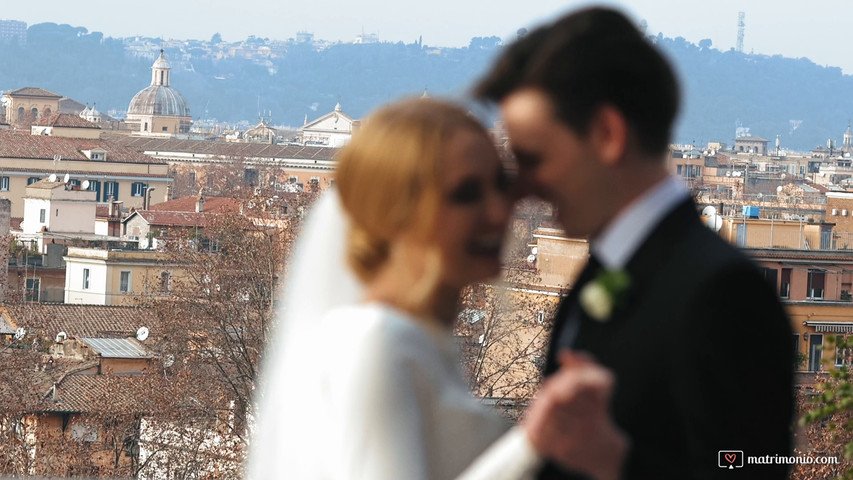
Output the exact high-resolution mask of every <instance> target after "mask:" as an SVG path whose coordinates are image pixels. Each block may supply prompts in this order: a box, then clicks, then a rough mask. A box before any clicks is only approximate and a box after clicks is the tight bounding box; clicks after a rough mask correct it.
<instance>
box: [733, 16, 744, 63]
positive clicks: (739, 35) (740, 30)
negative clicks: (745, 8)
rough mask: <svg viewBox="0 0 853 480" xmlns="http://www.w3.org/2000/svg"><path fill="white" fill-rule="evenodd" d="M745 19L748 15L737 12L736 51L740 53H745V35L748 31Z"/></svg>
mask: <svg viewBox="0 0 853 480" xmlns="http://www.w3.org/2000/svg"><path fill="white" fill-rule="evenodd" d="M745 17H746V13H744V12H737V47H735V50H737V52H738V53H743V33H744V30H745V29H746V22H745Z"/></svg>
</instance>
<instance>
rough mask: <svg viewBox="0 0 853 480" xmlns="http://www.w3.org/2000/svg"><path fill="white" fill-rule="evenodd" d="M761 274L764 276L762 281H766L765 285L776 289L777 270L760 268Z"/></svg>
mask: <svg viewBox="0 0 853 480" xmlns="http://www.w3.org/2000/svg"><path fill="white" fill-rule="evenodd" d="M761 273H762V274H764V279H765V280H767V283H769V284H770V285H772V286H773V288H774V289H775V288H776V275H777V273H778V270H776V269H775V268H762V269H761Z"/></svg>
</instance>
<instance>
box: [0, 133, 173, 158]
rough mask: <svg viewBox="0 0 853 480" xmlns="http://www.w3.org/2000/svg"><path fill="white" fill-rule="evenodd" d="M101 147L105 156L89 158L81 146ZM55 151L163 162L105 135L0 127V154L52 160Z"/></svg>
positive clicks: (75, 155)
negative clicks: (72, 135) (91, 136)
mask: <svg viewBox="0 0 853 480" xmlns="http://www.w3.org/2000/svg"><path fill="white" fill-rule="evenodd" d="M94 148H102V149H104V150H106V151H107V159H106V160H89V159H88V158H87V157H86V155H85V154H83V150H91V149H94ZM55 155H59V156H61V157H62V159H63V160H83V161H91V162H102V163H116V162H119V163H165V162H164V161H162V160H157V159H155V158H151V157H149V156H147V155H144V154H142V153H139V152H137V151H136V150H133V149H131V148H127V147H124V146H122V145H121V144H119V143H117V142H114V141H112V140H108V139H81V138H65V137H53V136H44V135H20V134H16V133H14V132H10V131H0V157H2V158H34V159H44V160H51V161H52V160H53V157H54V156H55Z"/></svg>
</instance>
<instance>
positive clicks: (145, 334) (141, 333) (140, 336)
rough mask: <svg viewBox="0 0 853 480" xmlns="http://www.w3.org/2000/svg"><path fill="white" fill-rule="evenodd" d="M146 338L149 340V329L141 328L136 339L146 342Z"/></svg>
mask: <svg viewBox="0 0 853 480" xmlns="http://www.w3.org/2000/svg"><path fill="white" fill-rule="evenodd" d="M146 338H148V327H139V330H137V331H136V339H137V340H139V341H140V342H144V341H145V339H146Z"/></svg>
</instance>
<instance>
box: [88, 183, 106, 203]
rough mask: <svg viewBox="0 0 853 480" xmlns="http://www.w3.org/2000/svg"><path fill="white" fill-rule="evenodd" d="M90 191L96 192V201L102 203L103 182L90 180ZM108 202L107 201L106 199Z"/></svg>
mask: <svg viewBox="0 0 853 480" xmlns="http://www.w3.org/2000/svg"><path fill="white" fill-rule="evenodd" d="M89 191H90V192H95V201H96V202H100V201H101V182H99V181H98V180H89ZM104 200H106V199H104Z"/></svg>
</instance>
